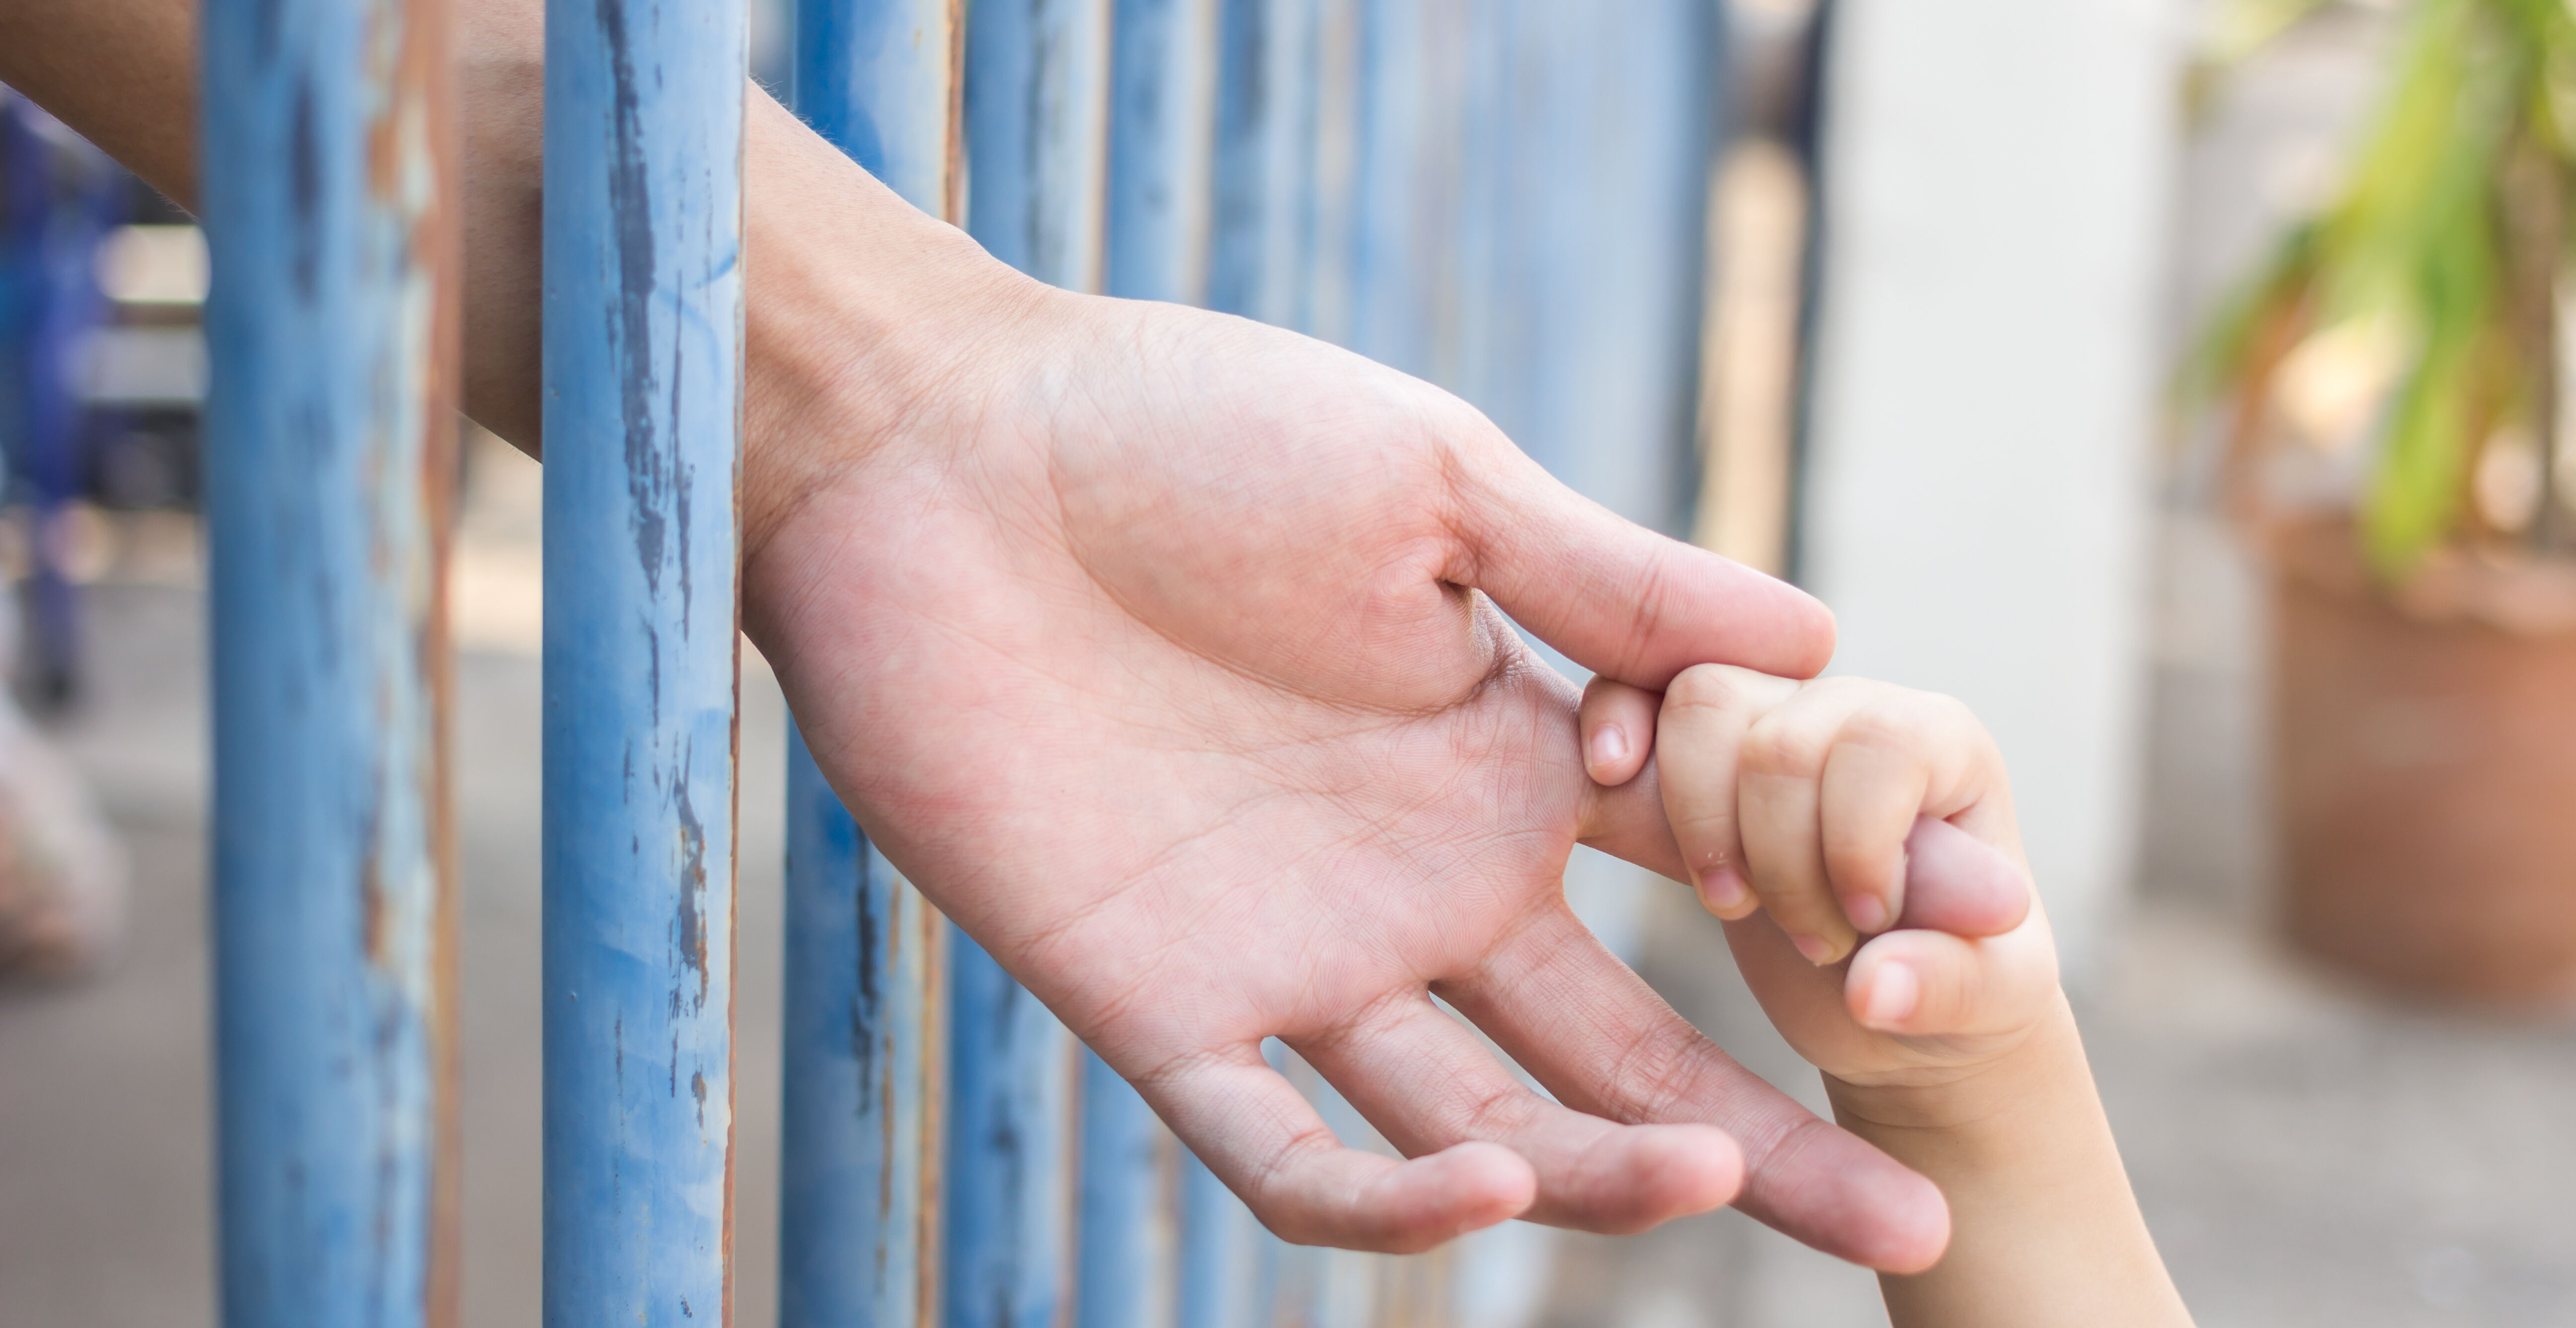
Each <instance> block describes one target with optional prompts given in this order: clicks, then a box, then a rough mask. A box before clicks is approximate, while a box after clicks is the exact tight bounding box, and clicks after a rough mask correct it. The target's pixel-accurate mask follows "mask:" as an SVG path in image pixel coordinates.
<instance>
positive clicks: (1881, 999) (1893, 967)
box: [1860, 964, 1923, 1028]
mask: <svg viewBox="0 0 2576 1328" xmlns="http://www.w3.org/2000/svg"><path fill="white" fill-rule="evenodd" d="M1922 1000H1923V984H1922V983H1921V982H1919V981H1917V980H1916V979H1915V976H1914V970H1913V969H1910V968H1907V967H1906V966H1905V965H1903V964H1882V965H1880V966H1879V970H1878V976H1877V977H1876V978H1873V979H1871V981H1870V984H1869V997H1868V999H1867V1000H1865V1001H1863V1002H1862V1003H1861V1014H1860V1018H1861V1022H1862V1023H1864V1024H1868V1025H1869V1026H1870V1027H1872V1028H1893V1027H1895V1026H1896V1025H1897V1024H1899V1023H1902V1022H1904V1020H1905V1018H1906V1016H1908V1015H1911V1014H1913V1013H1914V1007H1915V1006H1917V1005H1919V1004H1921V1003H1922Z"/></svg>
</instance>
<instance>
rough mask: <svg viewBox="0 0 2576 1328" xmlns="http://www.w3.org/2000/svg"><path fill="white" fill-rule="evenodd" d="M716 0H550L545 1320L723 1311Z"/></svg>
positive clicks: (585, 1321)
mask: <svg viewBox="0 0 2576 1328" xmlns="http://www.w3.org/2000/svg"><path fill="white" fill-rule="evenodd" d="M746 61H747V51H746V33H745V25H744V13H743V9H742V5H741V3H740V0H696V2H694V3H691V4H687V5H666V4H658V3H653V0H550V3H549V4H548V5H547V13H546V90H545V98H546V107H545V115H546V153H545V173H546V180H545V280H546V319H545V384H546V394H545V439H546V474H545V604H546V622H545V848H544V857H545V915H544V916H545V922H544V925H545V941H544V951H545V976H544V983H545V1062H546V1064H545V1082H546V1125H545V1182H546V1210H545V1242H546V1244H545V1265H546V1270H545V1320H546V1323H547V1324H548V1325H549V1326H550V1328H611V1325H614V1326H615V1328H634V1326H635V1325H645V1326H646V1328H680V1326H681V1325H684V1324H687V1325H696V1324H708V1323H722V1322H725V1321H726V1320H727V1319H728V1318H729V1317H730V1315H731V1312H732V1305H731V1300H732V1282H731V1269H730V1256H731V1248H730V1246H731V1242H732V1230H733V1221H732V1218H733V1211H732V1208H733V1194H732V1142H733V1045H732V1017H733V980H734V851H735V846H734V812H735V805H734V803H735V782H734V776H735V678H736V670H737V658H736V645H735V642H736V639H737V632H736V627H735V623H736V617H737V615H736V606H735V562H736V556H737V544H738V537H737V531H736V526H735V507H734V503H735V499H734V490H735V478H736V475H737V472H738V471H739V469H740V462H739V455H738V444H739V432H740V429H739V422H740V416H741V393H742V386H741V361H742V319H743V306H742V161H743V96H744V90H745V87H746V77H747V70H746Z"/></svg>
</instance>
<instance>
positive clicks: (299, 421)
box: [202, 0, 457, 1328]
mask: <svg viewBox="0 0 2576 1328" xmlns="http://www.w3.org/2000/svg"><path fill="white" fill-rule="evenodd" d="M443 9H444V6H443V5H442V4H440V3H438V2H437V0H410V2H409V3H406V2H405V0H265V2H263V3H248V2H247V0H210V2H209V3H208V4H207V5H206V6H205V9H204V17H203V25H204V26H203V34H204V35H203V41H204V48H203V49H204V58H205V66H204V68H205V73H204V83H203V95H204V121H203V123H204V125H205V168H204V172H203V178H204V182H205V193H204V197H203V200H202V203H203V206H204V216H205V222H206V228H207V232H208V235H209V237H210V240H211V243H212V245H213V252H214V257H215V262H216V267H217V272H218V274H219V275H218V277H217V280H216V283H215V286H214V290H213V293H212V300H211V303H210V305H209V308H208V311H207V319H208V330H209V336H208V338H207V339H208V342H209V343H210V345H211V346H212V347H213V350H214V365H213V368H214V377H213V384H212V393H211V396H210V399H209V401H208V406H207V417H206V447H207V451H208V460H209V465H208V467H207V470H208V477H209V478H208V488H207V506H208V517H209V524H208V530H209V543H210V545H211V550H210V559H211V583H212V606H211V607H212V621H213V624H214V638H215V639H214V700H215V806H214V826H215V839H214V904H213V930H214V939H215V1009H216V1020H215V1040H216V1050H217V1067H218V1070H217V1090H216V1100H217V1115H218V1120H219V1127H218V1128H219V1147H218V1154H219V1163H218V1167H219V1186H220V1190H221V1204H220V1207H221V1214H222V1236H221V1242H222V1284H223V1313H224V1322H225V1323H226V1324H228V1325H230V1326H231V1328H270V1326H271V1325H276V1326H280V1328H287V1326H292V1328H325V1326H326V1325H337V1324H353V1323H366V1324H382V1325H389V1326H392V1328H408V1326H410V1325H443V1324H449V1323H452V1322H453V1321H454V1288H455V1259H454V1251H455V1246H454V1242H453V1234H454V1231H453V1226H452V1224H451V1223H450V1222H449V1221H447V1220H446V1218H447V1215H448V1214H450V1213H452V1210H453V1198H454V1193H455V1191H454V1187H453V1181H454V1176H455V1170H454V1166H455V1149H454V1135H453V1122H454V1119H455V1118H454V1114H453V1112H454V1099H453V1082H454V1080H453V1074H452V1072H451V1071H452V1065H453V1056H454V1050H455V1048H454V1030H455V1018H454V1006H453V996H454V988H453V984H452V983H451V982H450V981H449V977H448V975H449V973H450V972H451V968H450V965H451V962H452V955H451V953H450V945H449V940H450V937H451V935H452V932H453V925H452V917H453V915H452V909H453V907H454V903H453V895H452V893H451V884H452V880H453V875H454V873H453V869H452V863H451V860H450V857H449V855H448V852H447V844H448V829H449V827H448V804H447V798H446V787H447V784H446V774H447V768H446V696H447V666H446V639H445V615H444V612H443V609H442V603H443V596H442V591H443V589H444V584H443V581H442V574H441V567H442V560H441V556H440V555H441V553H442V550H443V542H444V538H445V530H446V512H447V506H448V497H449V495H448V483H447V479H448V476H450V475H451V474H452V473H453V464H452V453H451V451H450V448H451V446H452V440H453V437H454V432H453V425H452V422H451V416H450V414H449V412H450V410H451V409H452V408H453V406H454V379H455V373H456V348H457V340H456V335H457V322H456V303H455V291H456V253H457V245H456V234H457V231H456V219H455V214H454V212H453V211H452V210H451V202H450V200H451V197H452V189H451V186H452V183H453V180H454V178H455V168H454V154H453V152H452V148H451V138H450V133H449V128H448V110H449V101H448V96H447V91H446V76H447V71H446V60H445V56H446V43H445V34H444V31H443V29H442V15H443Z"/></svg>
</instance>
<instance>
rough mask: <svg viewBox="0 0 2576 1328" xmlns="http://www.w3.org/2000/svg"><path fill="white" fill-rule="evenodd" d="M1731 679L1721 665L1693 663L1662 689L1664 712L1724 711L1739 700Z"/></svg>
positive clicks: (1733, 681) (1734, 705) (1731, 707)
mask: <svg viewBox="0 0 2576 1328" xmlns="http://www.w3.org/2000/svg"><path fill="white" fill-rule="evenodd" d="M1742 699H1743V698H1742V696H1741V695H1740V694H1739V693H1738V692H1737V691H1736V687H1735V679H1734V678H1733V677H1732V676H1731V675H1730V674H1729V673H1728V671H1727V670H1726V669H1725V667H1724V666H1722V665H1717V664H1694V665H1692V666H1690V667H1689V668H1687V669H1684V670H1682V671H1681V672H1680V673H1679V674H1678V675H1676V676H1675V677H1674V678H1673V680H1672V683H1671V684H1670V685H1669V686H1667V687H1665V688H1664V709H1665V710H1666V711H1701V712H1706V713H1714V714H1724V713H1726V712H1728V711H1731V710H1733V709H1735V708H1736V707H1737V706H1738V705H1739V704H1740V703H1741V701H1742Z"/></svg>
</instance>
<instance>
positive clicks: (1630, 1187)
mask: <svg viewBox="0 0 2576 1328" xmlns="http://www.w3.org/2000/svg"><path fill="white" fill-rule="evenodd" d="M1295 1045H1296V1047H1297V1050H1298V1052H1299V1054H1301V1055H1303V1056H1304V1057H1306V1059H1307V1060H1308V1061H1309V1062H1310V1063H1312V1064H1313V1065H1314V1066H1315V1068H1316V1069H1317V1070H1319V1071H1321V1072H1322V1073H1323V1075H1324V1077H1325V1078H1326V1079H1327V1080H1329V1081H1331V1083H1332V1085H1333V1086H1334V1087H1335V1088H1337V1089H1340V1090H1341V1092H1342V1094H1343V1096H1345V1097H1347V1098H1349V1099H1350V1101H1351V1105H1353V1106H1355V1107H1357V1108H1359V1111H1360V1114H1361V1115H1362V1116H1365V1117H1367V1118H1368V1121H1369V1123H1370V1124H1372V1125H1375V1126H1376V1127H1377V1128H1378V1130H1379V1132H1380V1133H1382V1134H1384V1135H1385V1136H1386V1138H1387V1141H1388V1142H1389V1143H1392V1144H1394V1145H1395V1146H1396V1148H1397V1150H1398V1151H1400V1152H1403V1153H1405V1154H1407V1155H1412V1156H1420V1155H1426V1154H1432V1153H1436V1152H1437V1151H1439V1150H1442V1149H1447V1148H1454V1147H1456V1146H1458V1145H1460V1144H1463V1143H1466V1142H1469V1141H1482V1142H1487V1143H1497V1144H1501V1145H1502V1146H1504V1147H1506V1148H1509V1149H1510V1150H1512V1152H1513V1153H1514V1154H1516V1155H1518V1156H1519V1157H1521V1158H1524V1159H1526V1160H1527V1161H1528V1163H1529V1164H1530V1166H1531V1167H1532V1168H1533V1169H1534V1171H1535V1173H1536V1177H1537V1193H1536V1198H1535V1201H1534V1202H1533V1203H1532V1204H1531V1205H1530V1207H1529V1209H1528V1210H1527V1211H1525V1212H1523V1213H1522V1214H1520V1216H1521V1217H1522V1218H1523V1219H1525V1220H1528V1221H1533V1222H1544V1223H1547V1224H1550V1225H1554V1226H1565V1227H1573V1228H1577V1229H1579V1230H1584V1231H1595V1232H1603V1233H1608V1234H1625V1233H1630V1232H1637V1231H1643V1230H1645V1229H1647V1228H1649V1227H1653V1226H1656V1225H1658V1224H1660V1223H1663V1222H1666V1221H1669V1220H1671V1219H1673V1218H1676V1217H1688V1216H1692V1215H1695V1214H1699V1213H1705V1212H1709V1211H1712V1210H1714V1209H1717V1208H1720V1207H1723V1206H1724V1205H1725V1204H1726V1203H1727V1201H1728V1200H1731V1199H1733V1198H1734V1197H1735V1195H1736V1191H1737V1190H1738V1189H1739V1188H1740V1187H1741V1186H1742V1184H1743V1179H1744V1154H1743V1151H1742V1150H1741V1149H1739V1148H1738V1147H1736V1144H1735V1141H1734V1140H1733V1139H1732V1138H1730V1137H1728V1135H1727V1134H1726V1132H1725V1131H1723V1130H1720V1129H1717V1128H1715V1127H1713V1126H1708V1125H1697V1124H1673V1125H1623V1124H1620V1123H1617V1122H1614V1121H1608V1120H1604V1119H1602V1118H1600V1117H1598V1116H1589V1115H1585V1114H1583V1113H1582V1112H1579V1111H1573V1110H1570V1109H1568V1108H1566V1107H1564V1106H1561V1105H1559V1104H1557V1103H1555V1102H1551V1101H1549V1100H1548V1099H1547V1098H1545V1097H1543V1096H1541V1095H1540V1094H1539V1093H1537V1092H1535V1091H1533V1090H1532V1089H1531V1088H1530V1087H1529V1086H1528V1085H1527V1084H1525V1083H1523V1082H1522V1081H1521V1080H1520V1079H1519V1078H1518V1077H1517V1076H1515V1075H1514V1074H1513V1073H1512V1072H1511V1071H1510V1070H1509V1069H1508V1068H1506V1067H1505V1066H1504V1065H1503V1063H1502V1062H1501V1061H1500V1060H1498V1059H1497V1058H1496V1057H1495V1055H1494V1053H1493V1052H1492V1051H1491V1050H1490V1049H1489V1048H1488V1047H1487V1046H1486V1045H1485V1043H1484V1041H1483V1039H1481V1038H1479V1037H1477V1036H1476V1034H1475V1033H1474V1032H1473V1031H1472V1030H1471V1029H1469V1028H1468V1027H1467V1026H1466V1024H1464V1023H1463V1022H1461V1021H1460V1020H1459V1019H1457V1018H1456V1017H1454V1016H1452V1015H1450V1014H1449V1013H1448V1012H1446V1011H1444V1010H1442V1009H1440V1008H1439V1007H1438V1006H1437V1005H1435V1004H1433V1003H1432V1001H1431V999H1430V998H1429V997H1428V996H1427V995H1423V994H1420V993H1412V994H1408V995H1406V996H1402V997H1399V998H1396V999H1394V1000H1391V1001H1389V1002H1387V1003H1386V1004H1384V1005H1381V1006H1379V1007H1378V1008H1376V1009H1375V1010H1373V1011H1371V1012H1370V1014H1369V1015H1368V1016H1366V1017H1365V1018H1363V1019H1362V1020H1359V1021H1356V1022H1354V1023H1353V1024H1352V1025H1350V1026H1348V1027H1347V1028H1345V1029H1343V1030H1341V1031H1339V1032H1337V1033H1335V1034H1334V1035H1332V1036H1329V1037H1324V1038H1315V1039H1300V1040H1299V1041H1298V1042H1297V1043H1296V1044H1295Z"/></svg>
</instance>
